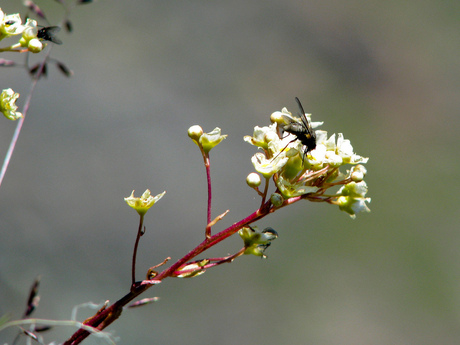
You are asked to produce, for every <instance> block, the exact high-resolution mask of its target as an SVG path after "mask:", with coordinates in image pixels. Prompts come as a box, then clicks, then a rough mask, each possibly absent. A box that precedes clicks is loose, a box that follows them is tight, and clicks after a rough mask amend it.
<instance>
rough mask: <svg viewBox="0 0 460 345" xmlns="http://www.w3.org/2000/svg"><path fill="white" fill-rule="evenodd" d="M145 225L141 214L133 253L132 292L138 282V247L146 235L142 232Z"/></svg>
mask: <svg viewBox="0 0 460 345" xmlns="http://www.w3.org/2000/svg"><path fill="white" fill-rule="evenodd" d="M143 225H144V215H143V214H140V219H139V229H138V230H137V237H136V242H135V243H134V251H133V263H132V268H131V274H132V279H131V290H132V289H133V288H134V283H135V282H136V257H137V247H138V246H139V240H140V238H141V236H142V235H143V234H144V233H143V231H142V227H143Z"/></svg>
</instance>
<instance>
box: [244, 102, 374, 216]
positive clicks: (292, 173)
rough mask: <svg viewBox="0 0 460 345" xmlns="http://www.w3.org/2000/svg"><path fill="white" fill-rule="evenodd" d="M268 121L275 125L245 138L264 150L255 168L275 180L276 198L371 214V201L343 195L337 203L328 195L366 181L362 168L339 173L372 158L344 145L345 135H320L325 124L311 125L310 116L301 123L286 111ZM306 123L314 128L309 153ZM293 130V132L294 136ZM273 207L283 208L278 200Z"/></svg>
mask: <svg viewBox="0 0 460 345" xmlns="http://www.w3.org/2000/svg"><path fill="white" fill-rule="evenodd" d="M270 119H271V121H272V122H273V124H272V125H270V126H265V127H258V126H256V127H255V128H254V134H253V136H252V137H250V136H246V137H245V138H244V140H245V141H247V142H249V143H250V144H252V145H255V146H257V147H259V148H262V152H261V151H259V152H257V153H255V154H254V155H253V157H252V158H251V162H252V164H253V165H254V168H255V170H256V171H257V172H259V173H260V174H262V175H263V176H264V177H265V178H269V177H273V180H274V182H275V184H276V187H277V188H278V190H277V191H276V192H277V193H280V194H281V195H282V197H283V198H284V199H289V198H293V197H299V196H303V195H305V196H306V197H307V198H308V199H310V200H312V201H327V202H329V203H331V204H338V203H339V202H340V205H342V206H341V209H343V210H345V211H347V212H348V213H350V214H354V213H356V212H357V211H358V210H360V211H362V210H365V211H367V210H369V209H368V208H367V206H366V202H368V201H369V200H370V199H369V198H364V196H357V195H355V196H353V195H351V196H345V195H342V194H340V195H337V196H335V197H334V196H331V195H330V194H329V195H328V194H327V193H326V190H327V189H328V188H331V187H335V186H339V185H347V184H349V183H350V182H351V181H355V182H358V183H359V182H361V181H363V178H364V176H365V174H366V169H364V167H363V166H362V165H359V166H356V167H352V169H351V170H350V169H348V171H347V173H343V172H341V171H340V168H342V166H345V165H348V164H351V165H356V164H364V163H367V161H368V158H366V157H362V156H360V155H358V154H356V153H355V152H354V150H353V146H352V145H351V142H350V140H348V139H345V138H344V136H343V134H342V133H339V134H338V135H336V134H332V135H330V136H328V133H327V132H326V131H324V130H319V129H316V128H317V127H319V126H320V125H322V124H323V123H322V122H311V115H310V114H305V119H304V120H301V119H298V118H296V117H293V116H292V114H291V113H290V112H289V111H288V110H287V109H286V108H283V109H282V110H281V111H276V112H274V113H272V114H271V116H270ZM306 121H307V122H308V123H309V124H310V126H311V129H310V130H312V131H314V135H313V136H312V137H313V138H314V139H313V140H314V142H310V143H309V144H308V145H309V146H310V147H311V148H312V149H311V150H308V151H307V149H308V147H306V146H305V144H304V142H305V140H302V139H304V138H303V137H302V134H303V133H304V132H303V130H304V129H305V131H307V124H306V123H305V122H306ZM294 125H295V126H294ZM288 126H290V127H288ZM293 126H294V128H295V131H294V132H293V131H292V130H291V129H292V128H293ZM302 126H303V127H302ZM287 131H289V133H287ZM297 133H299V134H297ZM310 139H311V137H310ZM313 147H314V148H313ZM342 192H343V190H342ZM343 197H346V198H347V199H346V200H345V199H343ZM339 198H341V199H340V200H339ZM359 198H361V199H359ZM275 201H277V203H278V204H279V201H278V200H277V199H276V200H275Z"/></svg>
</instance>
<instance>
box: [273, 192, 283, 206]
mask: <svg viewBox="0 0 460 345" xmlns="http://www.w3.org/2000/svg"><path fill="white" fill-rule="evenodd" d="M270 201H271V202H272V204H273V206H275V207H280V206H281V205H283V202H284V198H283V196H282V195H281V194H279V193H273V194H272V195H271V196H270Z"/></svg>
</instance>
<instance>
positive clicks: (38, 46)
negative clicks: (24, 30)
mask: <svg viewBox="0 0 460 345" xmlns="http://www.w3.org/2000/svg"><path fill="white" fill-rule="evenodd" d="M27 48H28V50H29V51H30V52H31V53H34V54H35V53H40V52H41V51H42V50H43V43H42V42H41V41H40V40H39V39H38V38H32V39H31V40H30V41H29V44H28V45H27Z"/></svg>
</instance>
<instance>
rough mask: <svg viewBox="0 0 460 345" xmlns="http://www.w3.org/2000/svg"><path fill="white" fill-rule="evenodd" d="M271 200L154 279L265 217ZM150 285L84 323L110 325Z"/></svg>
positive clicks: (80, 334)
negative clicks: (124, 307)
mask: <svg viewBox="0 0 460 345" xmlns="http://www.w3.org/2000/svg"><path fill="white" fill-rule="evenodd" d="M271 210H272V208H271V202H270V201H267V202H266V203H265V204H264V205H263V207H262V208H261V209H259V210H257V211H255V212H254V213H252V214H250V215H249V216H247V217H246V218H244V219H242V220H240V221H239V222H237V223H235V224H233V225H232V226H230V227H228V228H227V229H225V230H222V231H221V232H219V233H217V234H215V235H214V236H211V237H210V238H207V239H205V240H204V241H203V242H201V243H200V244H199V245H198V246H196V247H195V248H194V249H192V250H191V251H190V252H189V253H188V254H186V255H185V256H184V257H182V258H181V259H179V260H178V261H177V262H175V263H174V264H173V265H172V266H170V267H169V268H167V269H165V270H163V271H162V272H160V273H159V274H158V275H157V276H155V280H163V279H164V278H167V277H169V276H171V275H172V274H173V273H174V272H175V271H176V270H177V269H178V268H179V267H181V266H182V265H184V264H185V263H187V262H188V261H190V260H191V259H193V258H194V257H196V256H197V255H199V254H201V253H202V252H204V251H205V250H207V249H209V248H211V247H212V246H214V245H215V244H217V243H219V242H221V241H223V240H224V239H226V238H227V237H229V236H231V235H233V234H235V233H236V232H237V231H238V230H240V229H241V228H242V227H243V226H245V225H249V224H251V223H253V222H255V221H257V220H259V219H260V218H263V217H265V216H266V215H267V214H269V213H270V212H271ZM151 286H152V285H149V284H144V285H141V284H134V285H133V286H132V287H131V291H130V292H129V293H128V294H126V295H125V296H124V297H122V298H121V299H120V300H118V301H117V302H115V303H114V304H112V305H111V306H110V307H108V308H107V309H105V310H103V311H101V312H100V313H98V314H96V315H94V316H93V317H92V318H90V319H88V320H86V321H85V325H87V326H91V327H94V328H97V329H99V330H103V329H104V328H106V327H107V326H108V325H110V324H111V323H112V322H114V321H115V320H116V319H117V318H118V317H119V316H120V315H121V312H122V310H123V306H125V305H127V304H128V303H129V302H131V301H132V300H133V299H135V298H136V297H137V296H139V295H140V294H142V293H143V292H145V291H146V290H147V289H149V288H150V287H151ZM89 335H90V333H89V332H88V331H85V330H83V329H79V330H78V331H76V332H75V333H74V334H73V335H72V337H70V338H69V340H67V341H66V342H65V343H64V345H76V344H79V343H81V342H82V341H83V340H84V339H85V338H86V337H88V336H89Z"/></svg>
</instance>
